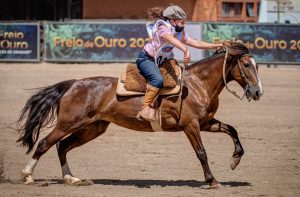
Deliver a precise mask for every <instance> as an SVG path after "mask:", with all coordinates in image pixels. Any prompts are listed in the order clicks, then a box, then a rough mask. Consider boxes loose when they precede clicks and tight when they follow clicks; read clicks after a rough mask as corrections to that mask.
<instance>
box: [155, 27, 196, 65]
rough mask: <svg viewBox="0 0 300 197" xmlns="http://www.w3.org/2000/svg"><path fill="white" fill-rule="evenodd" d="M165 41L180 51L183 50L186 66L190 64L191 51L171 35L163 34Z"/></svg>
mask: <svg viewBox="0 0 300 197" xmlns="http://www.w3.org/2000/svg"><path fill="white" fill-rule="evenodd" d="M161 37H162V38H163V39H164V40H165V41H167V42H170V43H171V44H172V45H174V46H175V47H176V48H178V49H179V50H181V51H182V52H183V53H184V58H183V60H184V64H188V63H189V62H190V60H191V54H190V51H189V49H188V48H187V47H186V46H185V45H184V44H183V43H182V42H180V41H179V40H178V39H176V38H175V37H174V36H172V35H170V34H167V33H165V34H163V35H162V36H161Z"/></svg>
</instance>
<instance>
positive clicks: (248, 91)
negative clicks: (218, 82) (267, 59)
mask: <svg viewBox="0 0 300 197" xmlns="http://www.w3.org/2000/svg"><path fill="white" fill-rule="evenodd" d="M224 45H225V47H226V49H227V50H228V55H229V56H231V58H230V61H229V63H230V64H231V66H229V70H228V71H229V73H228V76H227V77H229V78H231V79H232V80H235V81H236V82H238V83H239V84H240V85H241V86H242V87H243V89H244V92H245V95H246V96H247V99H248V100H249V101H250V100H251V99H254V100H259V98H260V97H261V96H262V95H263V89H262V85H261V82H260V79H259V76H258V65H257V64H256V62H255V60H254V57H253V56H252V55H251V54H250V52H249V49H248V48H247V47H246V46H245V45H244V44H242V43H240V42H225V43H224Z"/></svg>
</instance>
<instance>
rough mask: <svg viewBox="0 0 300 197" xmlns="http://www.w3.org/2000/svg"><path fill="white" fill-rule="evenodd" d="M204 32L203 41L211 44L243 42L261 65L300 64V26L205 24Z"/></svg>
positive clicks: (207, 53) (207, 52)
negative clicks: (232, 41) (231, 41)
mask: <svg viewBox="0 0 300 197" xmlns="http://www.w3.org/2000/svg"><path fill="white" fill-rule="evenodd" d="M202 30H203V31H202V39H204V40H205V41H208V42H214V43H217V42H223V41H224V40H241V41H243V42H244V43H246V44H247V45H248V47H249V48H250V51H251V52H252V53H253V55H254V57H255V59H256V60H257V62H260V63H276V64H299V63H300V36H299V35H300V26H299V25H291V24H290V25H276V24H274V25H269V24H225V23H224V24H223V23H205V24H203V28H202ZM210 54H211V53H209V51H206V54H205V55H206V56H208V55H210Z"/></svg>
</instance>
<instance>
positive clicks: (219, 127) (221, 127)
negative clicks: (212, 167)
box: [201, 119, 244, 170]
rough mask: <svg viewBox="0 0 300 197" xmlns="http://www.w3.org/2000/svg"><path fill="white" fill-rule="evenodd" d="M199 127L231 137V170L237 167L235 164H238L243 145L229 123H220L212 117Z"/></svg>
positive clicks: (242, 152)
mask: <svg viewBox="0 0 300 197" xmlns="http://www.w3.org/2000/svg"><path fill="white" fill-rule="evenodd" d="M201 129H202V130H205V131H210V132H222V133H227V134H228V135H229V136H230V137H231V138H232V141H233V144H234V152H233V155H232V161H231V164H230V167H231V169H232V170H234V169H235V168H236V167H237V165H239V163H240V160H241V158H242V156H243V154H244V150H243V147H242V145H241V142H240V139H239V136H238V133H237V131H236V130H235V128H234V127H232V126H231V125H228V124H225V123H222V122H220V121H219V120H216V119H212V120H211V121H209V122H208V124H207V125H205V126H203V127H202V125H201Z"/></svg>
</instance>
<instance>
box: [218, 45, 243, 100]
mask: <svg viewBox="0 0 300 197" xmlns="http://www.w3.org/2000/svg"><path fill="white" fill-rule="evenodd" d="M224 48H225V57H224V62H223V81H224V84H225V87H226V90H227V91H228V92H230V93H231V94H233V95H234V96H235V97H237V98H238V99H240V100H243V99H244V97H245V95H246V92H247V90H248V89H249V82H248V79H247V77H246V76H245V73H244V72H243V71H242V67H241V65H240V59H238V66H239V70H240V73H241V76H242V78H243V80H245V81H246V83H247V85H246V87H245V88H244V95H243V96H239V95H238V94H237V93H236V91H233V90H231V89H229V87H228V85H227V81H226V73H225V72H226V71H225V68H226V62H227V58H228V48H227V47H226V46H224ZM248 100H249V99H248Z"/></svg>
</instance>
